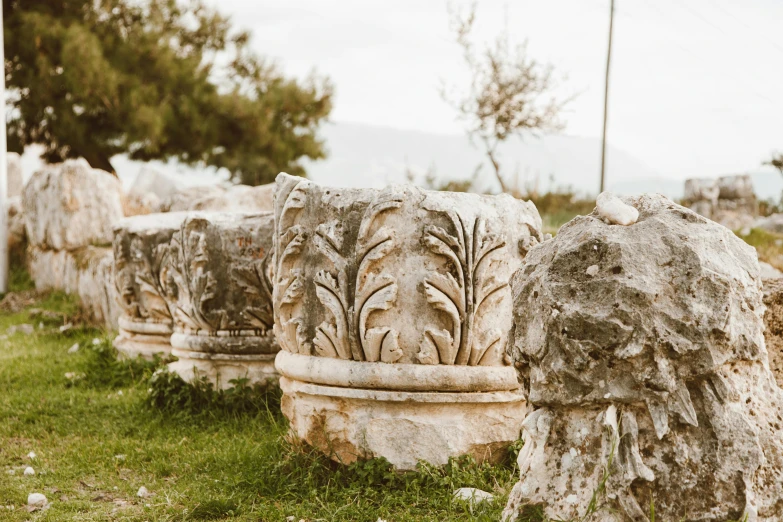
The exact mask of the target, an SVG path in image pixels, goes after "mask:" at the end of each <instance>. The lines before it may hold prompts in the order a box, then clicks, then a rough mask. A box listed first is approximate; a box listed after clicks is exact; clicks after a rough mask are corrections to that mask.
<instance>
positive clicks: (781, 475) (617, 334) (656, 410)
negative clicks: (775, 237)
mask: <svg viewBox="0 0 783 522" xmlns="http://www.w3.org/2000/svg"><path fill="white" fill-rule="evenodd" d="M625 201H626V202H627V203H629V204H631V205H633V206H634V207H636V208H637V209H638V210H639V220H638V222H637V223H635V224H634V225H631V226H619V225H608V224H606V223H604V222H603V221H602V220H600V219H598V217H597V216H596V215H589V216H582V217H577V218H576V219H574V220H572V221H571V222H569V223H568V224H566V225H565V226H563V227H562V228H561V229H560V231H559V232H558V235H557V237H555V238H554V239H552V240H549V241H546V242H544V243H543V244H541V245H539V246H536V247H534V248H533V249H532V250H531V251H530V253H529V254H528V256H527V258H526V259H525V262H524V266H523V267H522V269H521V270H520V271H519V272H517V274H515V276H514V279H513V280H512V287H513V295H514V307H515V315H514V318H515V328H514V337H515V340H514V347H513V350H512V353H513V356H514V360H515V365H516V366H517V367H518V368H519V371H520V375H521V378H522V380H523V383H524V389H525V391H526V392H527V393H528V400H529V402H530V404H531V406H532V407H533V408H535V409H534V411H532V413H531V414H530V415H529V416H528V417H527V418H526V419H525V422H524V435H523V439H524V441H525V446H524V448H523V449H522V451H521V452H520V455H519V461H518V462H519V467H520V473H521V480H520V482H519V483H518V484H517V485H516V486H515V487H514V489H513V491H512V493H511V496H510V499H509V503H508V505H507V508H506V510H505V512H504V520H514V519H515V517H516V516H517V515H518V514H519V512H520V509H521V508H522V506H524V505H526V504H528V505H542V506H543V509H544V512H545V514H546V515H547V516H548V517H551V518H553V519H563V520H568V519H572V518H575V519H580V520H585V519H583V518H581V517H583V516H585V514H586V513H587V511H588V507H589V506H590V504H591V501H592V499H593V495H594V494H595V495H596V497H595V498H596V500H597V507H598V510H597V512H595V513H594V514H593V515H592V516H591V517H590V518H587V520H596V521H598V520H600V521H618V522H619V521H623V522H625V521H634V522H636V521H648V520H649V518H648V515H649V513H650V506H651V505H654V510H655V518H656V520H685V521H686V522H687V521H705V520H715V521H719V520H720V521H724V520H741V519H742V518H743V516H744V515H747V516H748V519H747V520H750V521H762V520H763V521H769V522H771V521H773V520H782V519H783V503H782V502H781V499H782V498H783V430H781V425H783V418H782V416H783V413H781V412H782V411H783V392H781V390H780V389H779V388H778V387H777V385H776V383H775V380H774V378H773V376H772V374H771V372H770V371H769V367H768V362H767V361H768V358H767V351H766V349H765V346H764V336H763V330H764V326H763V320H762V314H763V310H764V305H763V303H762V294H761V285H760V281H759V278H758V273H759V267H758V261H757V258H756V253H755V251H754V250H753V248H751V247H750V246H748V245H746V244H745V243H744V242H743V241H742V240H741V239H739V238H737V237H736V236H735V235H734V234H732V233H731V232H730V231H729V230H728V229H726V228H724V227H722V226H719V225H717V224H716V223H714V222H711V221H709V220H707V219H705V218H703V217H701V216H699V215H697V214H695V213H694V212H692V211H690V210H688V209H685V208H683V207H681V206H679V205H676V204H674V203H672V202H671V201H669V200H667V199H666V198H664V197H663V196H657V195H655V196H653V195H646V196H640V197H636V198H625ZM605 472H606V473H607V475H606V478H605V475H604V474H605ZM604 486H605V488H604Z"/></svg>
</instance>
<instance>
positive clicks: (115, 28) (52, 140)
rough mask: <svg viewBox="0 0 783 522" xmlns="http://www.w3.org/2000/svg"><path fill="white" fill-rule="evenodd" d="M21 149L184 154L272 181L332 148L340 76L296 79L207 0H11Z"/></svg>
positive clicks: (48, 154)
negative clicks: (328, 127) (335, 81)
mask: <svg viewBox="0 0 783 522" xmlns="http://www.w3.org/2000/svg"><path fill="white" fill-rule="evenodd" d="M3 16H4V18H5V31H6V33H5V34H6V36H5V52H6V62H5V74H6V81H7V83H8V86H9V88H10V89H12V93H13V96H12V99H11V105H12V108H11V109H12V110H11V115H10V121H9V122H8V127H9V129H8V130H9V133H8V134H9V149H10V150H14V151H17V152H22V151H23V150H24V148H25V147H26V146H27V145H30V144H33V143H40V144H43V145H44V147H45V151H44V153H43V155H42V157H43V159H44V160H45V161H47V162H58V161H63V160H64V159H66V158H75V157H80V156H81V157H83V158H85V159H86V160H87V161H88V162H89V163H90V165H91V166H93V167H95V168H100V169H103V170H106V171H109V172H114V169H113V167H112V165H111V158H112V156H114V155H116V154H122V153H127V154H128V155H129V157H130V158H131V159H135V160H144V161H147V160H152V159H168V158H176V159H178V160H179V161H181V162H183V163H186V164H191V165H193V164H200V165H212V166H215V167H225V168H227V169H228V170H229V171H230V172H231V174H232V176H233V179H234V180H236V181H240V182H242V183H248V184H254V185H255V184H260V183H266V182H269V181H271V180H272V179H273V178H274V176H275V175H276V174H277V173H278V172H280V171H281V170H286V171H287V172H289V173H291V174H299V175H304V174H305V172H304V168H303V167H302V166H301V165H300V164H299V160H300V159H301V158H302V157H308V158H311V159H318V158H323V157H324V148H323V143H322V142H321V141H320V140H319V138H318V137H317V130H318V126H319V124H320V123H321V122H322V121H323V120H325V119H326V117H327V116H328V114H329V112H330V110H331V100H332V87H331V84H330V83H329V81H328V80H326V79H321V78H316V77H314V76H311V77H310V78H308V79H307V80H305V81H303V82H297V81H295V80H292V79H287V78H284V77H283V76H282V75H281V74H280V72H278V70H277V69H276V68H275V67H274V65H271V64H269V63H266V62H265V61H263V60H262V59H260V58H258V57H257V56H255V55H253V53H252V52H251V51H250V50H249V46H248V43H249V35H248V33H246V32H239V31H234V30H232V28H231V24H230V21H229V19H228V18H226V17H224V16H222V15H220V14H219V13H218V12H216V11H214V10H212V9H210V8H208V7H206V6H205V5H204V4H203V3H201V0H185V1H183V0H4V1H3Z"/></svg>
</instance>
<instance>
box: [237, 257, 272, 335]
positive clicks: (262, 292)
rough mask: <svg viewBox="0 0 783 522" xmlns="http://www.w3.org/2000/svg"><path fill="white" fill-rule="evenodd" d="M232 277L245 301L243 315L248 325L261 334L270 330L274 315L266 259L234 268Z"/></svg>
mask: <svg viewBox="0 0 783 522" xmlns="http://www.w3.org/2000/svg"><path fill="white" fill-rule="evenodd" d="M233 276H234V278H235V280H236V282H237V285H239V287H240V288H241V289H242V291H243V292H244V293H245V297H246V299H247V304H246V306H245V309H244V311H243V315H244V316H245V318H246V321H247V322H248V324H250V325H251V326H254V327H255V328H257V329H259V330H260V331H262V332H266V331H268V330H270V329H271V328H272V326H273V325H274V314H273V312H272V288H271V285H270V283H269V280H268V279H267V257H266V256H264V258H263V259H257V260H254V261H252V262H251V263H250V264H249V265H246V266H239V267H235V268H234V270H233Z"/></svg>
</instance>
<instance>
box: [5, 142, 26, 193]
mask: <svg viewBox="0 0 783 522" xmlns="http://www.w3.org/2000/svg"><path fill="white" fill-rule="evenodd" d="M6 164H7V165H8V171H7V172H8V191H7V193H6V197H8V198H16V197H21V196H22V189H23V188H24V176H23V174H22V158H21V157H20V156H19V154H17V153H16V152H9V153H8V155H7V160H6Z"/></svg>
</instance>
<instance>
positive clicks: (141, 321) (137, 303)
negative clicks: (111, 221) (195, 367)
mask: <svg viewBox="0 0 783 522" xmlns="http://www.w3.org/2000/svg"><path fill="white" fill-rule="evenodd" d="M185 217H186V214H185V213H184V212H173V213H169V214H148V215H144V216H134V217H130V218H125V219H122V220H120V221H119V222H118V223H117V224H116V225H115V226H114V242H113V244H112V245H113V249H114V284H115V286H116V288H117V294H118V295H119V298H120V304H121V307H122V316H121V317H120V319H119V326H120V328H119V335H118V336H117V338H116V339H115V340H114V346H115V347H116V348H117V350H118V351H119V352H120V354H121V355H123V356H126V357H137V356H141V357H145V358H147V359H150V358H152V357H153V356H154V355H155V354H160V355H167V354H169V353H171V343H170V341H169V338H170V337H171V332H172V318H171V311H170V310H169V306H168V304H167V302H166V296H165V289H164V287H163V285H162V284H161V282H160V271H161V268H162V266H163V265H164V264H165V262H166V257H167V256H168V245H169V241H170V240H171V237H172V235H173V234H174V232H175V231H177V230H179V227H180V225H181V224H182V222H183V221H184V219H185Z"/></svg>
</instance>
